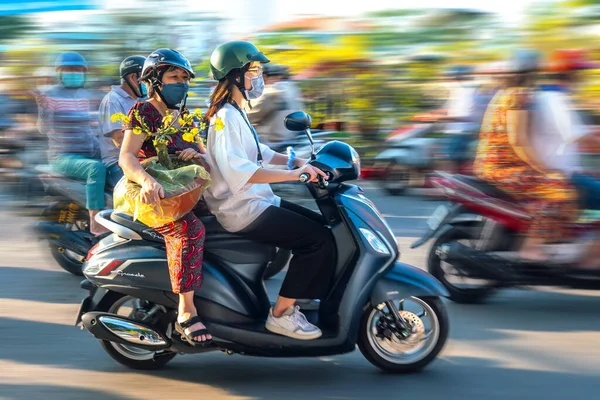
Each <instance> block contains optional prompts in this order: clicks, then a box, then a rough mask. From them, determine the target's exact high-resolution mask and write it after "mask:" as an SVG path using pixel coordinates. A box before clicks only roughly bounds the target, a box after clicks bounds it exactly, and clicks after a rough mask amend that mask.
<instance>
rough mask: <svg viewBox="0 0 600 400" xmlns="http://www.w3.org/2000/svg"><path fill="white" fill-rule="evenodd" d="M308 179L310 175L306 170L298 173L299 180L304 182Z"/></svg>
mask: <svg viewBox="0 0 600 400" xmlns="http://www.w3.org/2000/svg"><path fill="white" fill-rule="evenodd" d="M309 179H310V175H309V174H307V173H306V172H303V173H301V174H300V182H302V183H306V182H308V180H309Z"/></svg>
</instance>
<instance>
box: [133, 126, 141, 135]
mask: <svg viewBox="0 0 600 400" xmlns="http://www.w3.org/2000/svg"><path fill="white" fill-rule="evenodd" d="M133 133H135V134H136V135H141V134H142V128H140V127H139V126H136V127H135V128H133Z"/></svg>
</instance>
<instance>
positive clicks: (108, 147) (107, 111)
mask: <svg viewBox="0 0 600 400" xmlns="http://www.w3.org/2000/svg"><path fill="white" fill-rule="evenodd" d="M145 61H146V57H143V56H130V57H127V58H126V59H124V60H123V61H122V62H121V65H120V67H119V72H120V76H121V84H120V85H114V86H112V87H111V90H110V92H108V94H107V95H106V96H104V99H102V103H100V110H99V113H98V117H99V123H100V133H101V137H100V150H101V153H102V163H103V164H104V166H105V167H106V171H107V177H106V179H107V182H108V184H109V185H111V186H112V187H113V188H114V187H115V186H116V184H117V182H119V180H120V179H121V178H122V177H123V171H122V170H121V167H119V153H120V150H119V148H120V147H121V144H122V143H123V131H122V128H123V126H122V125H121V123H120V122H118V121H112V120H111V116H112V115H113V114H117V113H121V114H125V115H127V114H128V113H129V110H130V109H131V108H132V107H133V106H134V105H135V104H136V103H137V102H138V101H141V100H143V99H144V98H145V97H146V94H147V93H146V86H145V85H144V84H143V83H141V82H140V81H139V79H140V77H141V76H142V70H143V68H144V62H145Z"/></svg>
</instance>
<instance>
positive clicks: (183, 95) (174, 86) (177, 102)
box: [157, 83, 190, 110]
mask: <svg viewBox="0 0 600 400" xmlns="http://www.w3.org/2000/svg"><path fill="white" fill-rule="evenodd" d="M189 90H190V85H189V84H187V83H169V84H166V85H165V84H164V83H163V85H162V87H161V88H160V90H157V92H158V94H159V96H160V97H161V99H162V101H163V102H164V103H165V105H166V106H167V108H170V109H172V110H178V109H182V108H184V107H185V100H186V99H187V93H188V91H189Z"/></svg>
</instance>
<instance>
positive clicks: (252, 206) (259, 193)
mask: <svg viewBox="0 0 600 400" xmlns="http://www.w3.org/2000/svg"><path fill="white" fill-rule="evenodd" d="M244 115H245V114H244ZM217 118H220V119H221V121H223V125H224V127H223V129H221V130H217V129H216V120H217ZM245 118H246V119H247V116H246V117H243V116H242V114H240V112H239V111H238V110H237V109H236V108H235V107H233V106H232V105H231V104H226V105H225V106H223V108H221V110H219V111H218V112H217V114H216V115H215V116H214V117H213V118H212V119H211V123H210V127H209V129H208V136H207V148H206V153H207V155H208V157H207V158H208V162H209V164H210V167H211V171H210V175H211V179H212V185H211V186H210V187H209V188H208V189H207V191H206V192H205V194H204V199H205V201H206V204H207V206H208V208H209V210H210V212H212V213H213V214H214V215H215V216H216V217H217V220H218V221H219V223H220V224H221V225H222V226H223V228H225V229H226V230H228V231H229V232H239V231H241V230H242V229H244V228H246V227H247V226H248V225H250V224H251V223H252V222H254V220H255V219H256V218H258V217H259V216H260V215H261V214H262V213H263V212H264V211H265V210H266V209H267V208H269V207H270V206H277V207H279V205H280V203H281V199H280V198H279V197H277V196H275V194H274V193H273V190H271V186H270V185H269V184H253V183H249V182H248V180H249V179H250V178H251V177H252V175H254V173H255V172H256V171H257V170H258V169H259V168H261V167H260V166H259V165H258V150H257V147H256V141H255V139H254V133H253V132H252V131H251V130H250V128H249V126H248V123H247V122H246V120H245ZM260 151H261V154H262V157H263V163H265V164H268V163H269V162H270V161H271V160H272V159H273V156H274V155H275V152H274V151H273V150H271V149H270V148H269V147H268V146H266V145H264V144H262V143H261V144H260Z"/></svg>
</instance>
